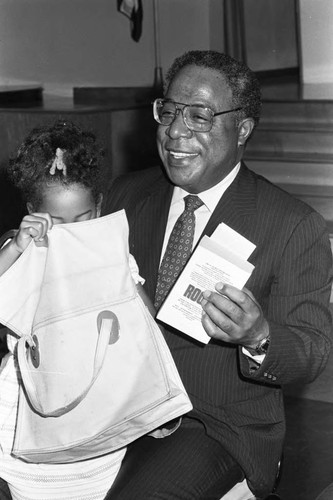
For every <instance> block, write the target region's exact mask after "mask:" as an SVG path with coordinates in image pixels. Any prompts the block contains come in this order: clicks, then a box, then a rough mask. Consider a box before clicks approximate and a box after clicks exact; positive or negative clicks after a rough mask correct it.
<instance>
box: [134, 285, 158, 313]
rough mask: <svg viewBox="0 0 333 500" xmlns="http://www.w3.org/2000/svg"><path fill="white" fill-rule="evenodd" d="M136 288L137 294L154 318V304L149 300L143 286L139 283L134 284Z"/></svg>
mask: <svg viewBox="0 0 333 500" xmlns="http://www.w3.org/2000/svg"><path fill="white" fill-rule="evenodd" d="M136 289H137V291H138V294H139V295H140V297H141V299H142V300H143V302H144V304H145V305H146V306H147V308H148V310H149V312H150V314H151V315H152V317H153V318H155V314H156V310H155V307H154V304H153V303H152V301H151V300H150V298H149V297H148V295H147V294H146V292H145V291H144V288H143V286H142V285H141V283H137V284H136Z"/></svg>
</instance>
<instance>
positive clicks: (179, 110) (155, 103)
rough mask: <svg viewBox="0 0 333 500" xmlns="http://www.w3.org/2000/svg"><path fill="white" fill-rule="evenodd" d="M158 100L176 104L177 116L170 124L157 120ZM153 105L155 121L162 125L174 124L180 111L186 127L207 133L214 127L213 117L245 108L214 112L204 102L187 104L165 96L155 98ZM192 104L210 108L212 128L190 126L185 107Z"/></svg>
mask: <svg viewBox="0 0 333 500" xmlns="http://www.w3.org/2000/svg"><path fill="white" fill-rule="evenodd" d="M158 101H160V102H171V103H172V104H174V105H175V108H176V112H175V116H174V118H173V120H172V121H171V122H170V123H169V124H168V125H165V124H164V123H160V121H159V120H157V117H158V114H157V111H156V109H157V103H158ZM152 105H153V115H154V119H155V121H156V122H157V123H158V124H159V125H162V126H163V127H170V125H172V124H173V122H174V121H175V119H176V118H177V116H178V115H179V113H181V114H182V117H183V121H184V123H185V125H186V127H187V128H188V129H189V130H191V131H192V132H203V133H206V132H210V131H211V129H212V127H213V118H214V117H215V116H219V115H226V114H227V113H232V112H234V111H240V110H242V109H243V108H241V107H239V108H234V109H228V110H227V111H217V112H216V113H214V111H213V110H212V109H211V108H210V107H208V106H204V105H203V104H185V103H183V102H176V101H173V100H172V99H165V98H162V97H158V98H157V99H155V100H154V101H153V102H152ZM178 105H180V106H183V107H182V108H179V107H178ZM191 106H196V107H198V108H202V109H206V110H208V111H209V112H210V113H211V122H210V128H209V130H205V131H201V130H193V129H192V128H190V127H189V126H188V124H187V123H186V118H185V116H184V109H186V108H189V107H191Z"/></svg>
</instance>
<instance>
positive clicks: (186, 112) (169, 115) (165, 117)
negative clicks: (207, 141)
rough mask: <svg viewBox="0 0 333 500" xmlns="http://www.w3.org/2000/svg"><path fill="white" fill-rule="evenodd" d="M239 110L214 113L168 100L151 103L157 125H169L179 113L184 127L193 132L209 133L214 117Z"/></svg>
mask: <svg viewBox="0 0 333 500" xmlns="http://www.w3.org/2000/svg"><path fill="white" fill-rule="evenodd" d="M180 106H182V107H180ZM241 109H242V108H235V109H229V110H228V111H219V112H218V113H214V111H213V110H212V109H210V108H207V107H206V106H201V105H200V104H183V103H181V102H174V101H169V100H168V99H155V101H154V102H153V113H154V118H155V120H156V121H157V123H159V124H160V125H165V126H168V125H171V123H172V122H173V121H174V119H175V118H176V116H177V115H178V114H179V113H180V112H181V113H182V115H183V120H184V122H185V125H186V126H187V128H189V129H190V130H193V132H209V131H210V130H211V128H212V126H213V118H214V116H218V115H225V114H227V113H232V112H233V111H239V110H241Z"/></svg>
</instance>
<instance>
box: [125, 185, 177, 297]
mask: <svg viewBox="0 0 333 500" xmlns="http://www.w3.org/2000/svg"><path fill="white" fill-rule="evenodd" d="M172 192H173V185H172V184H170V183H169V182H167V181H166V180H165V179H164V177H163V178H161V179H160V180H159V181H158V182H157V183H156V185H155V186H154V188H153V189H152V190H151V191H150V192H149V193H147V194H146V195H145V197H144V198H143V199H142V200H141V202H140V203H139V204H138V205H137V207H136V212H135V217H134V220H135V224H134V226H133V227H132V228H131V231H132V235H133V237H132V241H133V245H134V246H133V249H132V252H133V254H134V256H135V257H136V259H137V261H138V265H139V270H140V274H141V275H142V276H143V277H144V278H145V280H146V282H145V289H146V292H147V294H148V296H149V297H150V298H151V299H152V300H153V299H154V296H155V287H156V282H157V274H158V269H159V262H160V256H161V251H162V246H163V240H164V233H165V229H166V224H167V220H168V214H169V208H170V203H171V198H172Z"/></svg>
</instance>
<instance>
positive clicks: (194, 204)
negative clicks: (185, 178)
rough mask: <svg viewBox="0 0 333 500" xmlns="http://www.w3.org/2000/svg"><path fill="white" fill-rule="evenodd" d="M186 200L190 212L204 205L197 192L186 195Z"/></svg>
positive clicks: (186, 207)
mask: <svg viewBox="0 0 333 500" xmlns="http://www.w3.org/2000/svg"><path fill="white" fill-rule="evenodd" d="M184 202H185V210H188V211H190V212H194V210H196V209H197V208H199V207H201V206H202V205H203V201H202V200H200V198H199V196H196V195H195V194H188V195H187V196H185V198H184Z"/></svg>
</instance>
